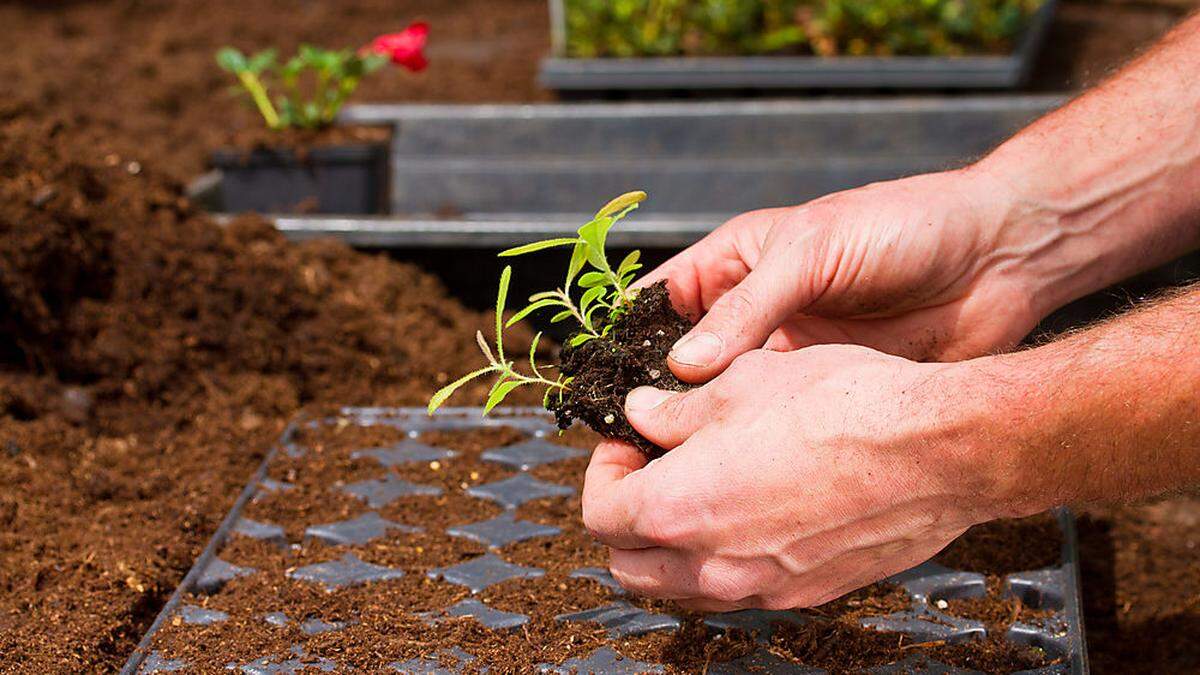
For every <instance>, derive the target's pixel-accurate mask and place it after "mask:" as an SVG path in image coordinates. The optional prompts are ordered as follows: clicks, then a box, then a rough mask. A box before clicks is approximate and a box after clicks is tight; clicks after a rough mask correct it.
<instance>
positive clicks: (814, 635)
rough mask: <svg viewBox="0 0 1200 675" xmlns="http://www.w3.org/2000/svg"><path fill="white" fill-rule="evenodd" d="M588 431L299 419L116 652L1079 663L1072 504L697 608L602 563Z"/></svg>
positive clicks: (353, 658)
mask: <svg viewBox="0 0 1200 675" xmlns="http://www.w3.org/2000/svg"><path fill="white" fill-rule="evenodd" d="M595 441H596V437H595V436H594V435H591V434H590V433H587V432H580V431H576V430H572V431H568V432H567V433H566V434H565V435H563V436H561V437H560V436H558V435H557V434H556V430H555V427H554V425H553V421H552V419H551V418H550V417H549V416H547V415H545V414H544V413H535V412H532V411H509V412H506V413H501V414H499V415H494V416H493V417H491V418H483V417H481V416H480V414H479V411H478V409H451V410H446V411H444V412H443V413H440V414H439V415H438V416H437V417H435V418H433V419H430V418H428V417H427V416H426V415H425V414H424V411H423V410H416V409H382V408H373V409H367V408H348V409H344V410H342V411H341V413H340V414H338V415H336V416H333V417H330V418H326V419H321V420H315V421H308V422H302V423H298V424H295V425H293V426H291V427H289V429H288V431H287V432H285V434H284V437H283V438H282V439H281V442H280V444H279V446H278V447H277V448H276V449H275V450H274V451H272V453H271V454H270V455H269V456H268V458H267V459H266V460H265V462H264V464H263V466H262V467H261V468H260V469H259V471H258V472H257V473H256V475H255V476H254V477H253V479H252V481H251V483H250V484H249V485H248V486H247V488H246V490H245V491H244V493H243V495H242V497H241V498H240V499H239V500H238V502H237V504H236V505H235V507H234V509H233V511H232V512H231V513H230V514H229V516H228V517H227V518H226V520H225V522H224V523H223V524H222V526H221V528H220V529H219V530H218V532H217V534H216V535H215V536H214V538H213V540H212V542H211V543H210V545H209V547H208V548H207V549H206V550H205V553H204V554H203V555H202V556H201V558H200V559H199V560H198V561H197V563H196V565H195V567H194V568H193V569H192V571H191V572H190V573H189V574H188V576H187V578H185V580H184V582H183V585H182V586H181V587H180V589H179V590H178V591H177V592H176V594H175V596H174V597H173V598H172V599H171V601H170V602H169V603H168V604H167V606H166V607H165V608H164V609H163V612H162V614H161V615H160V616H159V618H158V620H157V621H156V622H155V624H154V626H153V627H152V628H151V629H150V632H149V633H148V635H147V636H146V639H144V640H143V642H142V646H141V647H140V648H139V650H138V651H137V653H135V654H134V656H133V658H132V659H131V660H130V662H129V664H128V665H127V672H164V671H172V670H186V671H188V672H197V671H199V672H226V671H227V669H228V668H232V669H240V670H241V671H243V672H256V673H257V672H296V671H298V670H301V669H305V668H307V669H309V670H310V671H312V672H318V671H356V672H410V673H418V672H420V673H424V672H460V671H465V672H480V671H483V670H487V671H488V672H503V673H509V672H539V671H541V672H597V673H633V672H701V671H707V672H710V673H734V672H772V673H792V672H797V673H799V672H804V673H809V672H831V673H835V672H881V673H896V672H975V671H981V672H1003V673H1007V672H1017V671H1034V672H1047V673H1049V672H1055V673H1058V672H1063V673H1066V672H1073V673H1081V672H1086V665H1085V660H1084V650H1083V635H1082V628H1081V625H1080V619H1079V609H1078V607H1079V605H1078V601H1079V596H1078V587H1077V581H1076V560H1075V550H1074V540H1073V530H1072V521H1071V519H1070V517H1069V515H1068V514H1066V513H1059V514H1057V515H1056V516H1051V515H1049V514H1047V515H1043V516H1039V517H1035V518H1032V519H1026V520H1022V521H1010V522H999V523H992V524H988V525H985V526H982V527H980V528H975V529H973V530H971V531H970V532H968V533H967V534H966V535H964V537H963V538H961V539H959V540H958V541H956V542H955V543H954V544H952V545H951V546H950V547H948V548H947V549H946V550H945V551H943V553H941V554H940V555H939V556H938V557H937V558H935V559H934V560H933V561H931V562H928V563H925V564H923V565H921V566H919V567H917V568H915V569H913V570H910V571H908V572H905V573H903V574H900V575H897V576H896V577H893V578H892V579H890V580H888V582H886V583H880V584H875V585H873V586H871V587H868V588H866V589H862V590H860V591H857V592H855V593H853V594H851V595H849V596H846V597H844V598H841V599H839V600H837V601H834V602H832V603H829V604H827V605H824V606H821V607H818V608H814V609H811V610H802V611H786V612H763V611H754V610H750V611H743V612H736V613H731V614H712V615H703V614H696V613H691V612H685V611H682V610H680V609H679V608H678V607H677V606H675V605H673V604H672V603H669V602H664V601H654V600H648V599H645V598H639V597H635V596H632V595H629V594H626V593H625V592H624V591H623V590H622V589H621V588H620V587H619V586H618V585H617V584H615V583H614V581H613V579H612V578H611V576H609V574H608V572H607V570H606V566H607V555H606V552H605V549H604V548H603V547H602V546H600V545H599V544H597V543H596V542H594V540H593V539H592V538H591V537H590V535H589V534H588V533H587V531H586V529H585V528H584V527H583V525H582V522H581V521H580V517H579V513H580V503H579V497H580V490H581V488H582V481H583V473H584V469H585V467H586V465H587V461H588V450H589V449H590V448H591V447H592V446H593V445H594V443H595ZM439 668H440V669H442V670H438V669H439Z"/></svg>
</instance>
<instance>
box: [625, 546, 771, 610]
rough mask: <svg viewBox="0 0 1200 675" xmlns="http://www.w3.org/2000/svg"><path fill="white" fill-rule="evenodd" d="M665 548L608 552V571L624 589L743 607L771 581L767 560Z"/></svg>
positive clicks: (663, 596) (644, 593) (667, 597)
mask: <svg viewBox="0 0 1200 675" xmlns="http://www.w3.org/2000/svg"><path fill="white" fill-rule="evenodd" d="M696 555H697V554H693V553H689V552H687V551H682V550H679V549H671V548H665V547H659V548H648V549H641V550H637V551H631V550H613V551H611V552H610V558H609V571H611V572H612V575H613V578H614V579H616V580H617V581H618V582H619V583H620V584H621V585H622V586H623V587H625V588H627V589H629V590H630V591H633V592H635V593H639V594H641V595H645V596H649V597H652V598H662V599H665V600H709V601H716V602H724V603H737V604H741V605H746V604H747V603H750V602H753V599H754V598H755V596H756V594H757V593H758V592H759V591H761V590H762V589H763V587H764V586H767V585H769V584H771V583H773V582H774V578H775V574H774V570H773V564H772V563H771V562H770V561H763V560H757V559H742V560H730V559H726V558H721V557H712V556H704V557H703V558H697V557H696Z"/></svg>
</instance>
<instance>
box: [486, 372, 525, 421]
mask: <svg viewBox="0 0 1200 675" xmlns="http://www.w3.org/2000/svg"><path fill="white" fill-rule="evenodd" d="M522 384H524V383H523V382H520V381H517V380H504V381H500V382H497V383H496V384H495V385H494V386H493V387H492V391H491V393H489V394H488V398H487V403H486V404H485V405H484V406H483V414H484V415H486V414H488V413H490V412H491V411H492V408H495V407H496V406H497V405H499V404H500V402H501V401H503V400H504V397H506V396H508V395H509V394H511V393H512V390H513V389H516V388H517V387H519V386H521V385H522Z"/></svg>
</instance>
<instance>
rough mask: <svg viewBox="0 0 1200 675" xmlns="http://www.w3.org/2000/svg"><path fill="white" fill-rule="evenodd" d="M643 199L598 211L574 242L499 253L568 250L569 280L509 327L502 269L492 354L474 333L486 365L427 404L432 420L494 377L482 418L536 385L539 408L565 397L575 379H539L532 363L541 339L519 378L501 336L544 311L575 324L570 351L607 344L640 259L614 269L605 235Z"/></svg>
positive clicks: (536, 298) (538, 297)
mask: <svg viewBox="0 0 1200 675" xmlns="http://www.w3.org/2000/svg"><path fill="white" fill-rule="evenodd" d="M645 198H646V193H645V192H641V191H634V192H627V193H625V194H623V195H621V196H620V197H617V198H616V199H613V200H612V201H610V202H609V203H607V204H605V205H604V207H603V208H601V209H600V210H599V211H598V212H596V215H595V217H594V218H592V220H590V221H588V222H587V223H586V224H584V225H583V226H582V227H580V228H579V230H578V231H577V234H576V236H574V237H560V238H555V239H547V240H544V241H536V242H533V243H530V244H525V245H523V246H518V247H516V248H511V249H508V250H506V251H502V252H501V253H500V255H501V256H502V257H512V256H519V255H524V254H526V253H533V252H535V251H544V250H547V249H551V248H559V247H568V246H569V247H571V258H570V261H569V263H568V264H567V274H566V279H565V281H564V282H563V285H562V286H561V287H560V288H557V289H555V290H553V291H544V292H541V293H535V294H533V295H532V296H530V298H529V304H528V305H526V306H525V307H524V308H523V309H521V310H520V311H518V312H517V313H516V314H514V315H513V316H512V318H510V319H509V320H508V321H507V322H505V321H504V318H503V313H504V308H505V302H506V300H507V297H508V286H509V280H510V279H511V277H512V268H511V267H505V268H504V272H503V273H501V275H500V289H499V293H498V294H497V297H496V350H495V352H493V351H492V349H491V347H490V346H489V345H488V343H487V341H486V340H485V339H484V337H483V334H482V333H476V339H477V341H478V342H479V348H480V350H481V351H482V352H483V355H484V357H486V358H487V361H488V365H487V366H485V367H483V368H480V369H479V370H476V371H474V372H471V373H468V374H466V375H464V376H463V377H461V378H459V379H458V380H455V381H454V382H451V383H450V384H448V385H446V386H445V387H443V388H442V389H440V390H439V391H438V392H437V393H435V394H434V395H433V397H432V398H431V399H430V400H429V414H431V415H432V414H433V412H434V411H435V410H437V409H438V407H439V406H441V405H442V404H443V403H445V401H446V399H448V398H450V396H451V395H452V394H453V393H454V392H455V391H456V390H458V389H459V388H460V387H462V386H463V385H464V384H466V383H467V382H470V381H471V380H473V379H475V378H477V377H482V376H484V375H486V374H489V373H494V374H495V375H496V376H497V378H496V381H495V383H494V384H493V385H492V389H491V391H490V392H489V394H488V398H487V402H486V404H485V405H484V414H486V413H487V412H490V411H491V410H492V408H494V407H496V406H497V405H498V404H499V403H500V402H501V401H503V400H504V398H505V397H506V396H508V395H509V394H510V393H512V391H513V390H515V389H517V388H518V387H521V386H523V385H538V386H543V387H545V394H544V396H543V403H545V404H546V405H547V406H548V405H549V404H550V396H551V395H552V394H557V395H558V397H559V400H560V401H561V399H562V396H563V394H564V393H565V392H566V391H567V390H568V389H569V388H570V384H571V381H572V379H573V378H571V377H563V376H562V375H561V374H560V375H559V376H558V377H557V378H556V379H554V380H551V379H548V378H547V377H545V376H544V375H542V372H541V371H542V369H544V368H547V367H548V366H542V367H539V366H538V365H537V363H536V359H535V353H536V351H537V347H538V342H539V340H540V338H541V335H542V334H541V333H538V334H537V335H536V336H534V339H533V344H532V346H531V347H530V349H529V368H530V371H531V372H532V375H525V374H523V373H520V372H517V370H516V369H515V368H514V365H513V362H511V361H508V360H507V359H506V357H505V355H504V342H503V331H504V329H505V328H506V327H511V326H513V325H514V324H516V323H517V322H519V321H521V320H522V319H524V318H526V317H528V316H529V315H530V314H532V313H534V312H536V311H538V310H542V309H556V310H558V311H557V313H556V314H555V315H554V316H553V317H552V318H551V322H552V323H558V322H561V321H566V320H567V319H574V320H575V322H576V323H578V325H579V330H578V332H576V333H575V334H574V335H573V336H572V337H571V338H570V339H569V340H568V341H567V345H568V347H578V346H579V345H582V344H584V343H586V342H589V341H591V340H600V339H605V338H607V337H608V336H609V333H610V331H611V330H612V326H613V322H614V321H615V320H616V319H617V318H618V317H620V316H621V315H622V314H623V313H624V312H626V311H628V309H629V307H630V306H631V305H632V304H633V300H634V294H633V292H632V291H630V289H629V285H630V284H631V283H633V280H634V278H635V277H636V272H637V270H639V269H641V267H642V265H641V264H640V263H639V262H638V259H639V257H640V253H639V252H638V251H634V252H632V253H630V254H629V255H627V256H625V258H624V260H622V261H621V263H620V264H618V265H617V266H616V267H615V268H614V267H613V265H612V264H611V263H610V262H609V260H608V255H607V253H606V251H605V244H606V242H607V239H608V232H609V230H611V229H612V227H613V226H614V225H615V224H617V222H619V221H620V220H621V219H622V218H624V217H625V216H627V215H628V214H629V213H630V212H631V211H633V210H634V209H636V208H637V207H638V204H640V203H641V201H642V200H644V199H645ZM573 283H574V284H575V285H577V286H578V288H579V289H580V290H582V293H581V294H580V295H579V299H578V301H576V299H575V298H574V297H572V290H573V289H572V284H573Z"/></svg>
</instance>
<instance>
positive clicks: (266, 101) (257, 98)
mask: <svg viewBox="0 0 1200 675" xmlns="http://www.w3.org/2000/svg"><path fill="white" fill-rule="evenodd" d="M238 79H239V80H241V82H242V86H243V87H245V88H246V91H248V92H250V98H252V99H254V105H255V106H256V107H257V108H258V112H259V114H261V115H262V116H263V119H264V120H266V122H267V126H268V127H270V128H272V129H278V128H279V127H280V124H279V113H277V112H275V106H274V105H271V99H270V97H268V96H267V90H266V88H265V87H263V84H262V82H261V81H260V80H259V79H258V76H257V75H255V74H254V73H251V72H249V71H245V70H243V71H242V72H240V73H238Z"/></svg>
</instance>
